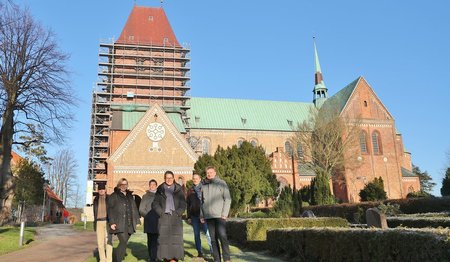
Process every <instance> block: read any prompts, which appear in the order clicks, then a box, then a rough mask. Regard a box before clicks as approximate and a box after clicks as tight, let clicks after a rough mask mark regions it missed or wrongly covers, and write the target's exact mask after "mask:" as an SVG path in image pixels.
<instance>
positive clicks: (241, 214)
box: [239, 211, 268, 218]
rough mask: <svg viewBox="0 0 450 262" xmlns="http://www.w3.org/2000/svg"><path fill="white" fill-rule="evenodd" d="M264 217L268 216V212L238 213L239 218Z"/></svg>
mask: <svg viewBox="0 0 450 262" xmlns="http://www.w3.org/2000/svg"><path fill="white" fill-rule="evenodd" d="M265 217H268V214H266V213H264V212H262V211H256V212H250V213H239V218H265Z"/></svg>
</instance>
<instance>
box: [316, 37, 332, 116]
mask: <svg viewBox="0 0 450 262" xmlns="http://www.w3.org/2000/svg"><path fill="white" fill-rule="evenodd" d="M314 65H315V69H316V71H315V85H314V90H313V94H314V95H313V103H314V105H315V106H316V108H320V107H321V106H322V105H323V103H324V102H325V100H327V98H328V94H327V91H328V89H327V87H326V86H325V83H324V82H323V76H322V69H320V62H319V55H318V54H317V47H316V41H315V40H314Z"/></svg>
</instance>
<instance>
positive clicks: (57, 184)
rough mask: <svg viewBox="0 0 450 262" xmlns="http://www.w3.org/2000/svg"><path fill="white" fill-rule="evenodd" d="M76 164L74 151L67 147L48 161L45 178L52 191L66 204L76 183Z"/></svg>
mask: <svg viewBox="0 0 450 262" xmlns="http://www.w3.org/2000/svg"><path fill="white" fill-rule="evenodd" d="M77 168H78V164H77V162H76V160H75V157H74V153H73V152H72V151H71V150H69V149H63V150H60V151H58V153H57V154H56V155H55V156H54V157H53V160H52V161H51V163H50V166H49V169H48V172H47V176H48V177H47V178H48V180H49V182H50V185H51V186H52V188H53V192H55V194H57V195H58V196H59V197H61V199H62V200H63V204H64V205H67V200H68V199H69V198H70V197H71V196H72V195H73V193H74V192H73V190H74V186H76V183H77V176H76V171H77Z"/></svg>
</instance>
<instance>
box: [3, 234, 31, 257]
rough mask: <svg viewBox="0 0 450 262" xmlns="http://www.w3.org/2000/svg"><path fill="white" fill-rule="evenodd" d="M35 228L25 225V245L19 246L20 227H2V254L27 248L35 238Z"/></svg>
mask: <svg viewBox="0 0 450 262" xmlns="http://www.w3.org/2000/svg"><path fill="white" fill-rule="evenodd" d="M35 234H36V230H35V228H30V227H25V232H24V237H23V245H22V247H19V235H20V227H0V256H1V255H4V254H6V253H9V252H12V251H15V250H18V249H21V248H25V247H27V246H28V245H30V244H31V243H32V242H33V241H34V239H35Z"/></svg>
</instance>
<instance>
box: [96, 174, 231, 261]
mask: <svg viewBox="0 0 450 262" xmlns="http://www.w3.org/2000/svg"><path fill="white" fill-rule="evenodd" d="M205 171H206V179H204V180H203V181H202V179H201V177H200V175H198V174H193V175H192V182H193V185H192V187H191V188H189V189H188V192H187V193H185V192H184V190H183V188H182V186H181V185H180V184H178V183H176V182H175V176H174V174H173V172H172V171H166V172H165V174H164V182H163V183H162V184H161V185H159V186H158V184H157V181H156V180H154V179H152V180H150V181H149V189H148V191H147V192H146V193H145V194H144V196H143V197H142V201H141V203H140V205H139V208H138V207H137V205H136V202H135V201H134V198H133V195H132V191H130V190H128V181H127V179H125V178H121V179H120V180H119V182H118V183H117V186H116V187H115V188H114V192H113V193H112V194H111V195H107V194H106V188H105V185H104V184H99V186H98V196H97V197H96V198H95V199H94V229H95V230H96V232H97V242H98V251H99V257H100V261H112V254H113V252H112V251H113V248H112V236H113V235H116V236H117V238H118V239H119V245H118V247H117V248H116V252H115V255H116V261H122V260H123V258H124V256H125V253H126V247H127V243H128V239H129V238H130V236H131V235H132V234H133V233H135V232H136V226H137V225H138V224H140V217H143V218H144V233H146V234H147V247H148V253H149V261H178V260H180V259H183V258H184V245H183V220H182V216H183V214H184V213H185V211H187V222H188V223H189V224H191V225H192V228H193V231H194V239H195V247H196V249H197V252H198V254H197V255H198V257H203V251H202V246H201V240H200V231H201V230H203V231H204V232H205V234H206V236H207V240H208V245H209V248H210V252H211V253H212V256H213V258H214V261H219V262H220V261H221V257H222V258H223V261H225V262H227V261H230V249H229V243H228V238H227V234H226V220H227V217H228V213H229V211H230V205H231V197H230V192H229V189H228V186H227V184H226V183H225V181H223V180H222V179H220V178H219V177H218V176H217V174H216V170H215V168H214V167H212V166H209V167H207V168H206V170H205ZM219 243H220V247H221V248H220V247H219Z"/></svg>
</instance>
